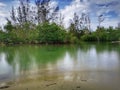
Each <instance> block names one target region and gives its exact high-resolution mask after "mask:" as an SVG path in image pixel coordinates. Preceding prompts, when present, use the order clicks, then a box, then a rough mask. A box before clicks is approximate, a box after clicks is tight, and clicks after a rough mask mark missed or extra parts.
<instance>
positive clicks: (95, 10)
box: [61, 0, 120, 30]
mask: <svg viewBox="0 0 120 90" xmlns="http://www.w3.org/2000/svg"><path fill="white" fill-rule="evenodd" d="M104 4H105V5H109V6H104ZM114 4H115V5H114ZM99 5H101V6H99ZM102 5H103V6H102ZM119 8H120V1H119V0H83V2H80V0H73V1H72V3H71V4H70V5H67V6H65V8H63V9H62V10H61V13H62V14H63V15H64V16H65V19H64V25H65V27H68V26H69V20H70V19H72V18H73V16H74V13H75V12H76V13H77V14H78V15H80V14H81V13H82V12H86V13H89V15H90V18H91V27H92V29H94V30H95V29H96V27H97V26H98V16H99V15H100V14H106V13H108V12H110V11H114V12H115V13H117V14H118V15H120V9H119ZM104 17H105V21H104V22H103V23H102V25H103V26H105V27H109V26H116V25H117V23H118V22H119V21H118V20H120V17H113V18H115V19H110V18H111V17H112V15H105V16H104Z"/></svg>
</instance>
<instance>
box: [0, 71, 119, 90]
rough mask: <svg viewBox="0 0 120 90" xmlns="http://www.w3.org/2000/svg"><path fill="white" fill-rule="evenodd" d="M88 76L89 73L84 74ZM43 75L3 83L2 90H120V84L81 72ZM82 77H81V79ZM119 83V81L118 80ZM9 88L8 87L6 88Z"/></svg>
mask: <svg viewBox="0 0 120 90" xmlns="http://www.w3.org/2000/svg"><path fill="white" fill-rule="evenodd" d="M82 73H83V74H86V73H88V72H82ZM64 74H65V73H62V74H61V73H54V75H53V74H48V73H46V74H43V75H42V76H34V75H33V76H31V77H24V78H19V79H18V80H15V81H9V82H6V83H1V85H3V88H2V89H0V90H120V87H119V83H118V82H115V83H114V81H113V82H110V83H104V82H102V81H104V80H100V81H99V80H98V81H97V79H96V78H95V79H90V78H88V77H87V76H85V77H81V76H80V74H81V72H74V74H73V73H69V74H70V75H69V76H68V77H64ZM79 76H80V77H79ZM118 81H119V80H118ZM5 86H8V87H5Z"/></svg>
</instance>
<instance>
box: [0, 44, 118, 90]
mask: <svg viewBox="0 0 120 90" xmlns="http://www.w3.org/2000/svg"><path fill="white" fill-rule="evenodd" d="M38 77H39V78H40V79H44V80H47V79H50V77H52V78H51V79H52V80H56V81H57V80H61V79H62V80H64V81H71V82H74V81H76V82H79V81H85V82H89V83H92V84H95V85H98V86H101V87H104V86H105V87H110V88H111V90H115V89H116V90H118V89H120V88H119V83H120V46H119V44H109V43H108V44H104V43H102V44H96V43H95V44H80V45H54V46H52V45H39V46H38V45H37V46H32V45H23V46H7V47H0V82H5V81H16V80H21V79H26V78H33V79H35V78H38Z"/></svg>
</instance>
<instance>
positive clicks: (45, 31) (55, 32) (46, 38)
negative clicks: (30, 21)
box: [37, 23, 66, 43]
mask: <svg viewBox="0 0 120 90" xmlns="http://www.w3.org/2000/svg"><path fill="white" fill-rule="evenodd" d="M37 30H39V41H40V42H41V43H65V39H66V31H65V30H64V29H63V28H62V27H60V26H58V25H56V24H55V23H52V24H49V23H44V24H42V25H38V27H37Z"/></svg>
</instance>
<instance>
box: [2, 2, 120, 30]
mask: <svg viewBox="0 0 120 90" xmlns="http://www.w3.org/2000/svg"><path fill="white" fill-rule="evenodd" d="M31 1H34V0H31ZM54 3H55V4H58V5H59V7H60V12H61V13H62V14H63V16H64V25H65V27H68V26H69V22H70V19H72V18H73V15H74V13H75V12H76V13H77V14H78V15H80V14H81V13H83V12H84V13H87V14H89V16H90V18H91V28H92V29H95V28H96V27H97V26H98V16H99V15H101V14H102V15H103V16H104V18H105V20H104V22H103V23H102V26H105V27H108V26H114V27H115V26H117V25H118V22H120V0H54ZM55 4H53V5H55ZM16 5H17V0H0V25H4V24H5V23H6V21H5V17H9V12H10V9H11V7H12V6H16Z"/></svg>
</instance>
